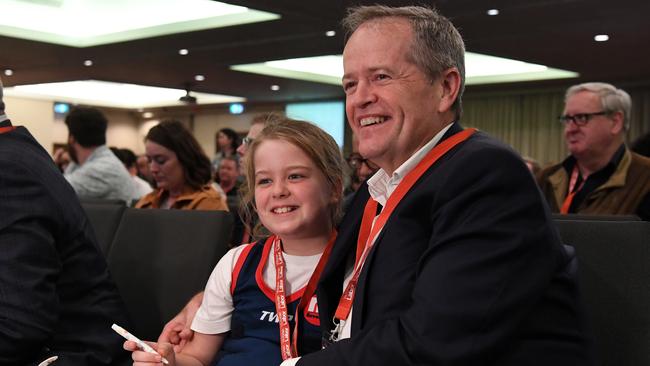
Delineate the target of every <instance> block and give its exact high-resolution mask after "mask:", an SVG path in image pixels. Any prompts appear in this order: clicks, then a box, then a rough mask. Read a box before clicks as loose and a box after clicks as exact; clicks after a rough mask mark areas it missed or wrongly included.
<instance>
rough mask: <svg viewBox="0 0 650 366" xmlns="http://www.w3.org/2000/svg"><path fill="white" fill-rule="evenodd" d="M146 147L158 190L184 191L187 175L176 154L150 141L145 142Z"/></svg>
mask: <svg viewBox="0 0 650 366" xmlns="http://www.w3.org/2000/svg"><path fill="white" fill-rule="evenodd" d="M144 147H145V151H146V154H147V159H148V160H149V170H150V171H151V175H152V176H153V179H155V180H156V184H157V186H158V188H161V189H164V190H167V191H170V190H171V191H180V190H182V189H183V186H184V185H185V175H184V174H183V166H182V165H181V163H180V161H178V157H177V156H176V153H175V152H173V151H172V150H169V149H168V148H166V147H164V146H162V145H159V144H157V143H155V142H153V141H149V140H147V141H145V144H144Z"/></svg>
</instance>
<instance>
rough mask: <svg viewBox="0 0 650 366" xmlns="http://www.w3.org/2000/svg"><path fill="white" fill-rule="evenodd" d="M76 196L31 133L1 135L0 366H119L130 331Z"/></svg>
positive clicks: (116, 293)
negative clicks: (50, 361)
mask: <svg viewBox="0 0 650 366" xmlns="http://www.w3.org/2000/svg"><path fill="white" fill-rule="evenodd" d="M125 314H126V312H125V310H124V307H123V304H122V301H121V299H120V297H119V295H118V292H117V289H116V287H115V285H114V284H113V282H112V281H111V278H110V276H109V273H108V270H107V266H106V261H105V259H104V257H103V256H102V254H101V252H100V250H99V247H98V245H97V243H96V240H95V236H94V234H93V232H92V229H91V227H90V224H89V222H88V220H87V218H86V215H85V213H84V211H83V209H82V208H81V205H80V204H79V200H78V199H77V195H76V194H75V192H74V190H73V189H72V187H71V186H70V185H69V184H68V183H67V182H66V180H65V179H64V178H63V176H62V175H61V173H60V172H59V170H58V169H57V167H56V166H55V165H54V163H53V161H52V158H51V157H50V156H49V155H48V154H47V152H46V151H45V150H44V149H43V148H42V147H41V146H40V145H39V144H38V143H37V142H36V141H35V140H34V138H33V137H32V136H31V135H30V134H29V132H28V131H27V130H26V129H24V128H22V127H18V128H17V129H16V130H14V131H12V132H8V133H4V134H0V365H36V364H37V363H38V362H40V361H42V360H44V359H45V358H47V357H49V356H54V355H56V356H58V357H59V359H58V361H57V362H56V365H74V366H79V365H81V366H83V365H89V366H90V365H92V366H97V365H114V364H116V363H118V362H119V361H124V360H126V359H128V358H129V353H128V352H125V351H124V350H123V349H122V347H121V344H122V341H123V340H122V339H121V338H120V336H119V335H117V334H116V333H115V332H113V330H111V324H112V323H118V324H123V325H124V326H125V327H128V324H127V323H126V319H125Z"/></svg>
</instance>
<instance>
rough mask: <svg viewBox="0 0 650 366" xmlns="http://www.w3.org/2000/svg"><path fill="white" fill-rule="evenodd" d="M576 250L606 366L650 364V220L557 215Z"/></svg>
mask: <svg viewBox="0 0 650 366" xmlns="http://www.w3.org/2000/svg"><path fill="white" fill-rule="evenodd" d="M555 224H556V225H557V227H558V229H559V232H560V235H561V237H562V239H563V241H564V243H565V244H567V245H572V246H573V247H574V248H575V249H576V254H577V257H578V268H579V269H578V275H579V283H580V287H581V291H582V294H583V299H584V302H585V304H586V307H587V312H588V315H589V319H590V320H591V326H592V329H593V332H594V338H595V346H596V355H597V357H598V359H599V361H600V365H602V366H637V365H650V222H645V221H621V220H616V221H610V220H595V219H594V218H593V217H590V218H588V219H586V220H570V219H567V218H562V219H556V220H555Z"/></svg>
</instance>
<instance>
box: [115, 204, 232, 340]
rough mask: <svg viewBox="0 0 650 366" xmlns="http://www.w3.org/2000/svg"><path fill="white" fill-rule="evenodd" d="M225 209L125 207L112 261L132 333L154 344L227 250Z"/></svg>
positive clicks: (229, 224)
mask: <svg viewBox="0 0 650 366" xmlns="http://www.w3.org/2000/svg"><path fill="white" fill-rule="evenodd" d="M231 227H232V217H231V216H230V213H228V212H225V211H186V210H155V209H147V210H142V209H132V208H128V209H126V212H125V213H124V216H123V218H122V222H121V223H120V226H119V228H118V231H117V233H116V235H115V240H114V241H113V247H112V249H111V251H110V254H109V257H108V265H109V268H110V270H111V275H112V276H113V279H114V281H115V283H116V284H117V287H118V289H119V291H120V294H121V295H122V299H123V300H124V303H125V305H126V308H127V311H128V312H129V316H130V317H131V323H132V324H133V333H134V334H135V335H136V336H138V337H141V338H142V339H148V340H156V338H157V337H158V335H159V333H160V331H161V330H162V327H163V326H164V325H165V323H166V322H167V321H168V320H169V319H171V318H172V317H173V316H174V315H176V314H177V313H178V312H179V311H180V310H181V309H182V308H183V306H184V305H185V304H186V303H187V301H188V300H189V299H190V298H191V297H192V296H193V295H194V294H196V293H197V292H199V291H201V290H203V289H204V287H205V284H206V282H207V280H208V277H209V276H210V273H211V272H212V270H213V268H214V266H215V265H216V263H217V262H218V260H219V259H220V258H221V257H222V256H223V255H224V254H225V253H226V251H227V250H228V239H229V238H230V233H231Z"/></svg>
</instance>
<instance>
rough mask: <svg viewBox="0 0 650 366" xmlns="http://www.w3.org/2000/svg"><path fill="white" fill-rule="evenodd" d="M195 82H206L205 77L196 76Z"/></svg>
mask: <svg viewBox="0 0 650 366" xmlns="http://www.w3.org/2000/svg"><path fill="white" fill-rule="evenodd" d="M194 80H196V81H203V80H205V76H203V75H194Z"/></svg>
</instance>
